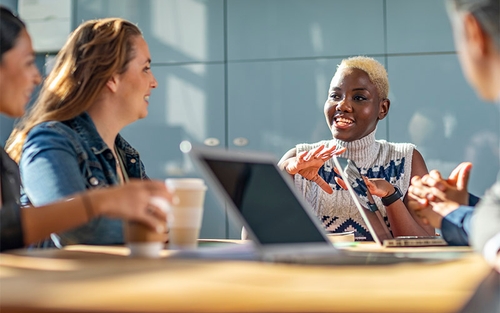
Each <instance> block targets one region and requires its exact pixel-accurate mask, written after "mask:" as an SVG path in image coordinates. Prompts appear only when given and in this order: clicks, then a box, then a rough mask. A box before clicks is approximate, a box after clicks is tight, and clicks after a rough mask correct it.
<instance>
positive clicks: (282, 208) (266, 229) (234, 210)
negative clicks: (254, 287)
mask: <svg viewBox="0 0 500 313" xmlns="http://www.w3.org/2000/svg"><path fill="white" fill-rule="evenodd" d="M189 155H190V157H191V159H192V160H193V162H194V163H195V165H196V166H197V168H198V169H199V170H200V171H201V174H202V175H203V176H204V177H205V179H206V181H207V185H208V186H209V189H212V190H213V191H214V193H215V195H216V197H217V199H218V200H219V202H220V204H221V207H226V208H228V210H229V212H230V213H231V214H232V216H234V217H235V218H236V219H238V220H239V221H240V222H241V224H242V225H243V226H244V227H245V229H246V231H247V233H248V237H249V238H250V239H251V240H252V243H253V244H252V246H253V251H254V253H253V259H257V260H263V261H270V262H290V263H305V264H339V265H354V264H394V263H400V262H408V261H415V262H422V261H435V260H436V258H437V259H440V260H442V259H449V258H453V259H455V258H456V257H457V255H456V254H453V253H452V254H449V253H448V254H447V255H446V256H443V255H440V256H436V254H432V257H430V258H429V257H424V255H415V254H413V253H385V252H356V251H345V250H340V249H338V248H336V247H335V246H334V245H333V244H332V243H331V242H330V240H329V239H328V237H327V235H326V232H325V230H324V228H323V226H322V225H321V224H320V221H319V219H318V218H317V217H316V216H315V215H314V213H313V211H312V209H311V208H310V207H309V204H308V203H307V202H306V201H305V200H304V199H303V197H302V196H301V195H300V194H299V193H298V192H297V190H296V188H295V186H294V185H293V183H292V182H293V181H292V178H291V177H290V175H288V174H286V173H283V172H282V171H281V170H280V169H279V168H278V167H277V165H276V164H277V159H276V158H275V157H274V156H273V155H269V154H265V153H253V152H248V151H244V152H241V151H240V152H238V151H228V150H222V149H218V148H205V147H203V148H201V147H192V149H191V150H190V151H189ZM425 256H427V255H425Z"/></svg>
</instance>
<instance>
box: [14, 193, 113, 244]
mask: <svg viewBox="0 0 500 313" xmlns="http://www.w3.org/2000/svg"><path fill="white" fill-rule="evenodd" d="M111 205H112V204H111V203H109V197H106V195H105V194H104V192H103V190H96V191H92V192H86V193H81V194H78V195H75V196H74V197H71V198H68V199H67V200H63V201H59V202H55V203H52V204H48V205H45V206H41V207H26V208H23V209H21V219H22V225H23V233H24V243H25V244H26V245H28V244H31V243H34V242H37V241H40V240H43V239H45V238H47V237H49V235H50V234H51V233H58V232H64V231H67V230H70V229H72V228H75V227H78V226H80V225H82V224H84V223H86V222H88V221H90V220H92V219H93V218H94V217H97V216H100V215H101V214H102V213H103V212H104V211H105V210H106V209H108V207H109V206H111Z"/></svg>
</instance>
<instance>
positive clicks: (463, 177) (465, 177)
mask: <svg viewBox="0 0 500 313" xmlns="http://www.w3.org/2000/svg"><path fill="white" fill-rule="evenodd" d="M459 167H460V168H461V170H460V171H459V173H458V178H457V183H456V185H457V189H458V190H466V189H467V185H468V184H469V177H470V171H471V169H472V163H470V162H464V163H462V164H461V166H460V165H459Z"/></svg>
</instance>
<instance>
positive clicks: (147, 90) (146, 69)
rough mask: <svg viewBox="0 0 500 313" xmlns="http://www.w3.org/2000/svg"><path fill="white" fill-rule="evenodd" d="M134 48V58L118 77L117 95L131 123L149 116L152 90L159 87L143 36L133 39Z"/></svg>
mask: <svg viewBox="0 0 500 313" xmlns="http://www.w3.org/2000/svg"><path fill="white" fill-rule="evenodd" d="M132 46H133V48H134V57H133V58H132V60H130V62H129V64H128V66H127V70H126V71H125V72H124V73H123V74H119V75H117V81H118V82H119V84H118V89H117V95H118V97H119V98H120V105H121V106H122V108H123V110H124V111H123V112H124V114H126V115H127V119H128V120H129V122H130V123H131V122H134V121H136V120H138V119H142V118H145V117H146V116H147V115H148V104H149V96H150V95H151V89H153V88H156V87H157V86H158V82H157V81H156V79H155V77H154V75H153V73H152V72H151V56H150V54H149V48H148V45H147V43H146V41H145V40H144V38H142V36H135V37H134V38H132Z"/></svg>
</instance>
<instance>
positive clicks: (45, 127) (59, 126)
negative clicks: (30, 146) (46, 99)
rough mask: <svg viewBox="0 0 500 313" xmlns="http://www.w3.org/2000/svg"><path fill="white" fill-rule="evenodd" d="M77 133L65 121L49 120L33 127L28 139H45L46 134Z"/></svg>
mask: <svg viewBox="0 0 500 313" xmlns="http://www.w3.org/2000/svg"><path fill="white" fill-rule="evenodd" d="M76 135H77V133H76V132H75V131H74V130H73V129H72V128H71V127H69V126H68V125H66V124H65V123H63V122H58V121H49V122H44V123H40V124H38V125H36V126H35V127H33V128H32V129H31V130H30V131H29V133H28V136H27V137H26V141H28V140H34V139H43V138H41V137H44V136H55V137H61V136H62V137H64V136H76Z"/></svg>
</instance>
